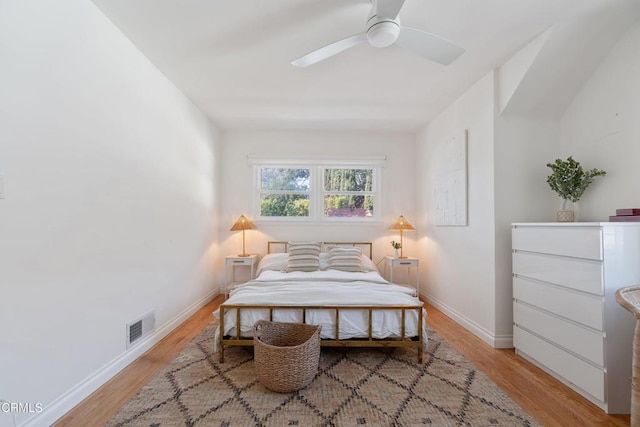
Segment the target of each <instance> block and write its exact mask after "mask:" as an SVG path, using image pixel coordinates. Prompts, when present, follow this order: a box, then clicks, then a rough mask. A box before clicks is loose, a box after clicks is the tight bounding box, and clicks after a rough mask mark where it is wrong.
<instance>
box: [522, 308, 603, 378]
mask: <svg viewBox="0 0 640 427" xmlns="http://www.w3.org/2000/svg"><path fill="white" fill-rule="evenodd" d="M513 322H514V323H515V324H517V325H518V326H520V327H522V328H524V329H527V330H529V331H531V332H534V333H536V334H537V335H540V336H543V337H545V338H546V339H547V340H549V341H552V342H553V343H554V344H556V345H557V346H558V347H563V348H566V349H567V350H570V351H572V352H574V353H576V354H579V355H581V356H582V357H584V358H585V359H588V360H590V361H591V362H593V363H595V364H597V365H599V366H604V335H603V334H602V333H596V332H594V331H592V330H589V329H586V328H582V327H580V326H578V325H576V324H574V323H570V322H567V321H564V320H562V319H558V318H557V317H554V316H551V315H549V314H547V313H543V312H542V311H539V310H536V309H534V308H531V307H528V306H526V305H522V304H518V303H516V304H514V305H513Z"/></svg>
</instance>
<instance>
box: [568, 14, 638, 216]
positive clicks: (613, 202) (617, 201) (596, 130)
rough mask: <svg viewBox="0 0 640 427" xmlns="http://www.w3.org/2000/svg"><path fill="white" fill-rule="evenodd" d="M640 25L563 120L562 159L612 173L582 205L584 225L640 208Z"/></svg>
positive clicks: (591, 189) (597, 183)
mask: <svg viewBox="0 0 640 427" xmlns="http://www.w3.org/2000/svg"><path fill="white" fill-rule="evenodd" d="M638 52H640V22H637V23H636V24H635V25H633V26H632V27H631V28H630V29H629V30H628V31H627V32H626V33H625V35H624V36H623V37H622V38H621V39H620V40H619V41H618V43H617V44H616V45H615V47H614V48H613V49H612V50H611V52H610V53H609V55H608V57H607V58H606V59H605V60H604V61H603V62H602V64H601V65H600V67H599V68H598V69H597V70H596V72H595V73H594V74H593V76H592V77H591V78H590V80H589V81H588V82H587V84H586V85H585V86H584V87H583V88H582V90H581V91H580V93H579V94H578V96H576V97H575V99H574V100H573V102H572V103H571V105H570V106H569V108H568V109H567V111H566V113H565V114H564V116H563V118H562V120H561V127H560V149H559V153H558V156H559V157H561V158H566V157H567V156H569V155H572V156H573V157H574V159H575V160H578V161H579V162H580V163H581V164H582V165H583V167H584V168H585V169H591V168H598V169H604V170H605V171H607V175H606V176H604V177H598V178H596V179H595V181H594V183H593V184H592V185H591V186H590V187H589V188H588V189H587V190H586V191H585V193H584V195H583V197H582V199H581V200H580V220H581V221H607V220H608V217H609V215H615V210H616V208H631V207H640V186H639V185H638V164H639V162H640V143H639V141H640V121H639V120H638V118H639V117H640V55H639V54H638Z"/></svg>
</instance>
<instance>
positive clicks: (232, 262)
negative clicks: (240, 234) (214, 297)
mask: <svg viewBox="0 0 640 427" xmlns="http://www.w3.org/2000/svg"><path fill="white" fill-rule="evenodd" d="M224 261H225V275H226V281H225V284H224V298H225V299H227V295H228V294H229V291H230V290H231V289H233V287H234V286H236V285H237V284H239V283H240V282H237V281H236V267H239V266H246V267H249V268H251V276H250V279H253V277H254V275H255V269H256V265H257V264H258V255H247V256H237V255H234V256H228V257H225V258H224ZM229 270H231V274H229Z"/></svg>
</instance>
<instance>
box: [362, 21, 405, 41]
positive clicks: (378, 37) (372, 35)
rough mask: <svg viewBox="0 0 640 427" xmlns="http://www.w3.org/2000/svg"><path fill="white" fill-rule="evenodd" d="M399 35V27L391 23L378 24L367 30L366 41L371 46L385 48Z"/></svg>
mask: <svg viewBox="0 0 640 427" xmlns="http://www.w3.org/2000/svg"><path fill="white" fill-rule="evenodd" d="M398 35H400V26H399V25H398V24H396V23H395V22H393V21H384V22H378V23H377V24H374V25H372V26H371V27H370V28H369V29H368V30H367V39H368V40H369V43H371V45H372V46H375V47H387V46H390V45H392V44H393V43H394V42H395V41H396V40H397V39H398Z"/></svg>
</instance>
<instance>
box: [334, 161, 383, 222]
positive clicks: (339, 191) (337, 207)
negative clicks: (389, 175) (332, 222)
mask: <svg viewBox="0 0 640 427" xmlns="http://www.w3.org/2000/svg"><path fill="white" fill-rule="evenodd" d="M373 172H374V170H373V169H330V168H325V169H324V171H323V173H324V189H323V193H324V194H323V197H324V216H325V217H360V218H369V217H373V212H374V193H373V175H374V174H373Z"/></svg>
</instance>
